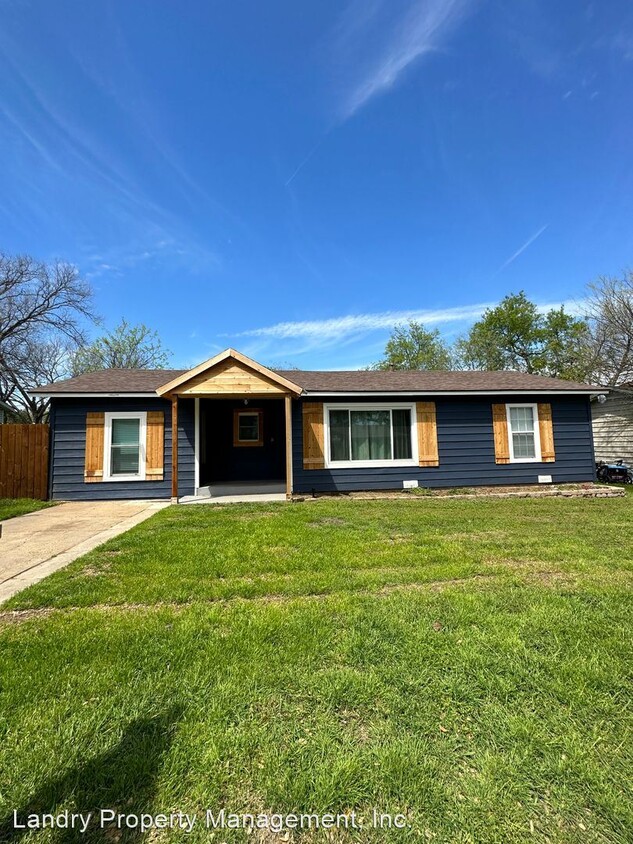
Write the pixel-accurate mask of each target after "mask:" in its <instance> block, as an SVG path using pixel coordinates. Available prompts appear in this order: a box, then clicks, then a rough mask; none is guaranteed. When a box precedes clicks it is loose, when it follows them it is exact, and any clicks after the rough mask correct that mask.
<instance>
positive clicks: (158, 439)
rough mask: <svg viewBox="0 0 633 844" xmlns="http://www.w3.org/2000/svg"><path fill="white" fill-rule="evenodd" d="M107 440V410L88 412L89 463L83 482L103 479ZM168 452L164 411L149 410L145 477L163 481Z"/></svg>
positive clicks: (87, 443) (150, 479) (87, 459)
mask: <svg viewBox="0 0 633 844" xmlns="http://www.w3.org/2000/svg"><path fill="white" fill-rule="evenodd" d="M104 441H105V413H103V412H99V413H87V414H86V462H85V469H84V481H85V483H87V484H91V483H97V482H99V481H102V480H103V459H104V455H103V447H104ZM164 452H165V414H164V413H163V411H162V410H149V411H148V412H147V430H146V443H145V479H146V480H148V481H162V480H163V473H164Z"/></svg>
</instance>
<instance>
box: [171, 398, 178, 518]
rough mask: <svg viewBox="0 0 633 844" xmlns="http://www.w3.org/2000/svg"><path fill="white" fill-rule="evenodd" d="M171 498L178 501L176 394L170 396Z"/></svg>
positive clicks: (174, 501)
mask: <svg viewBox="0 0 633 844" xmlns="http://www.w3.org/2000/svg"><path fill="white" fill-rule="evenodd" d="M171 500H172V502H173V503H177V502H178V396H172V397H171Z"/></svg>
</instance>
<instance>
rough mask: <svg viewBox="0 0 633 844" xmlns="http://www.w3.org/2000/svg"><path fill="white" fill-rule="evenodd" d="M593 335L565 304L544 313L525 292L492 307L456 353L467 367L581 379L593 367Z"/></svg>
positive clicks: (461, 342)
mask: <svg viewBox="0 0 633 844" xmlns="http://www.w3.org/2000/svg"><path fill="white" fill-rule="evenodd" d="M588 338H589V328H588V325H587V323H586V321H585V320H584V319H579V318H577V317H573V316H571V315H570V314H568V313H566V312H565V310H564V308H563V307H561V308H553V309H551V310H549V311H547V313H542V312H541V311H540V310H539V309H538V308H537V306H536V305H535V304H534V303H533V302H531V301H530V300H529V299H528V298H527V296H526V295H525V293H523V292H521V293H516V294H510V295H509V296H506V297H505V298H504V299H502V301H501V302H500V303H499V305H497V306H496V307H495V308H489V309H488V310H487V311H486V312H485V313H484V315H483V317H482V318H481V319H480V320H479V321H478V322H476V323H475V324H474V325H473V326H472V328H471V329H470V331H469V332H468V334H467V335H466V337H463V338H462V339H460V340H458V341H457V344H456V353H457V357H458V360H459V363H460V365H461V366H462V367H463V368H464V369H484V370H498V369H500V370H503V369H506V370H507V369H513V370H518V371H520V372H529V373H532V374H536V375H549V376H553V377H557V378H569V379H572V380H582V379H584V378H586V377H587V375H588V373H589V371H590V363H589V356H588V353H587V342H588Z"/></svg>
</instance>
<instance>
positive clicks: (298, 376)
mask: <svg viewBox="0 0 633 844" xmlns="http://www.w3.org/2000/svg"><path fill="white" fill-rule="evenodd" d="M276 371H277V372H279V374H280V375H283V376H284V378H288V380H290V381H294V382H295V383H296V384H299V385H300V386H301V387H303V389H304V390H307V391H308V392H323V393H329V392H335V393H337V392H341V393H364V392H368V393H374V392H376V393H390V392H396V393H403V392H409V391H411V392H414V393H424V392H429V393H435V392H437V393H444V392H446V393H452V392H457V393H461V392H480V391H488V390H491V391H495V392H512V391H514V390H533V391H534V392H539V391H544V390H546V391H549V390H587V391H592V392H593V391H594V389H595V388H594V387H591V386H589V385H587V384H579V383H577V382H575V381H564V380H562V379H561V378H544V377H543V376H542V375H528V374H527V373H525V372H473V371H463V372H445V371H443V370H431V371H427V372H420V371H417V370H415V371H402V370H395V371H392V370H350V371H347V372H342V371H338V372H317V371H303V372H302V371H292V370H282V371H280V370H276Z"/></svg>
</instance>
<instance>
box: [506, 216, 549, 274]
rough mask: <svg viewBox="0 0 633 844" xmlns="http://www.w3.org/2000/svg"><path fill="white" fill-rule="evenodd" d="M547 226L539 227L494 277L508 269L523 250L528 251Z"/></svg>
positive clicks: (547, 224)
mask: <svg viewBox="0 0 633 844" xmlns="http://www.w3.org/2000/svg"><path fill="white" fill-rule="evenodd" d="M548 226H549V223H546V224H545V225H544V226H541V228H540V229H539V230H538V231H537V232H534V234H533V235H532V236H531V237H529V238H528V239H527V240H526V241H525V243H524V244H523V246H520V247H519V248H518V249H517V251H516V252H514V253H513V254H512V255H510V257H509V258H508V260H507V261H504V262H503V264H501V266H500V267H499V269H498V270H497V272H496V273H495V275H498V274H499V273H500V272H502V271H503V270H505V269H506V267H509V266H510V264H512V263H513V262H514V261H516V259H517V258H518V257H519V255H522V254H523V253H524V252H525V250H526V249H528V248H529V247H530V246H531V245H532V244H533V243H534V241H535V240H538V239H539V237H540V236H541V235H542V234H543V232H544V231H545V230H546V229H547V227H548Z"/></svg>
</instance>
